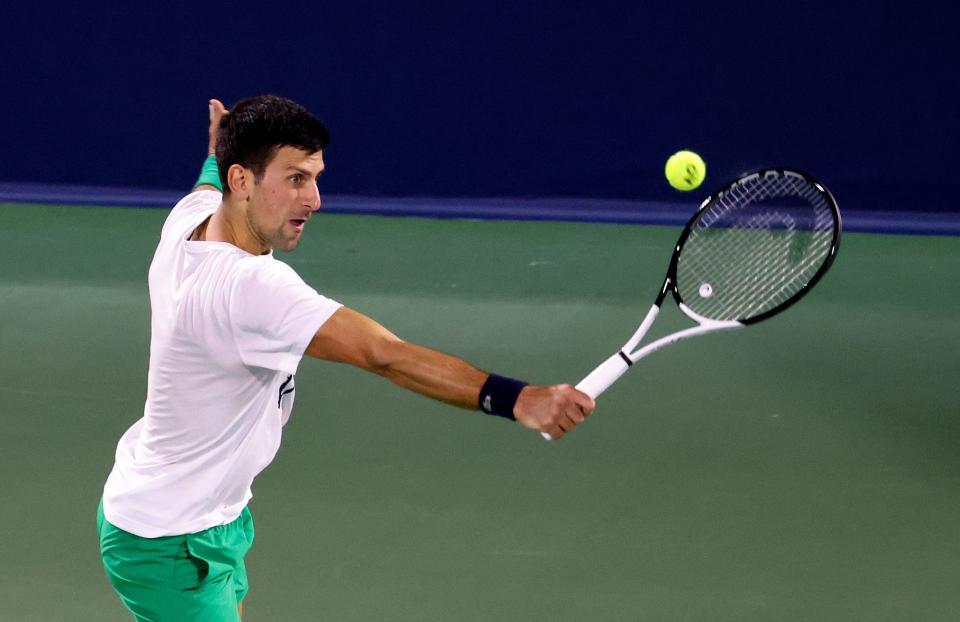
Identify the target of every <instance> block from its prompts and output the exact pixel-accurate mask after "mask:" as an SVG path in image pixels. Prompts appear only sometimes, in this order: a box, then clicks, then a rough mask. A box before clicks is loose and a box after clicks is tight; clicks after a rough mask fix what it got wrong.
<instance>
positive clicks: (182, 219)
mask: <svg viewBox="0 0 960 622" xmlns="http://www.w3.org/2000/svg"><path fill="white" fill-rule="evenodd" d="M222 200H223V195H222V194H220V193H219V192H214V191H213V190H198V191H197V192H191V193H190V194H188V195H187V196H185V197H183V198H182V199H180V200H179V201H178V202H177V204H176V205H174V206H173V210H171V211H170V215H169V216H167V219H166V220H165V221H164V223H163V231H162V232H161V235H162V236H165V235H167V234H168V233H169V232H172V231H173V230H177V231H176V235H181V233H182V232H181V231H179V229H181V228H182V227H181V225H182V224H183V223H187V224H188V225H191V224H192V225H193V227H196V226H197V224H199V223H200V221H202V220H203V218H206V217H207V216H209V215H210V214H212V213H213V212H215V211H217V207H218V206H219V205H220V202H221V201H222Z"/></svg>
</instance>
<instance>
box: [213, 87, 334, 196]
mask: <svg viewBox="0 0 960 622" xmlns="http://www.w3.org/2000/svg"><path fill="white" fill-rule="evenodd" d="M329 142H330V134H329V133H328V132H327V128H326V127H325V126H324V125H323V123H321V122H320V120H319V119H317V118H316V117H315V116H313V115H312V114H310V112H309V111H308V110H307V109H306V108H304V107H303V106H301V105H300V104H298V103H296V102H295V101H292V100H290V99H287V98H285V97H277V96H276V95H259V96H257V97H251V98H248V99H244V100H241V101H239V102H237V103H236V105H234V106H233V108H231V109H230V113H229V114H226V115H224V116H223V118H222V119H221V120H220V130H219V132H217V167H218V168H219V169H220V181H221V183H222V184H223V191H224V194H229V192H230V186H229V184H228V183H227V170H229V168H230V167H231V166H232V165H234V164H239V165H241V166H244V167H246V168H249V169H251V170H252V171H253V175H254V180H255V181H256V182H259V181H260V180H261V179H263V173H264V171H266V169H267V165H268V164H270V161H271V160H273V157H274V156H275V155H276V153H277V150H278V149H280V147H296V148H297V149H302V150H304V151H306V152H308V153H316V152H317V151H320V150H322V149H324V148H326V146H327V144H329Z"/></svg>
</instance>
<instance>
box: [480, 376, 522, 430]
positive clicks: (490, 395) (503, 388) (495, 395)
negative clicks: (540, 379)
mask: <svg viewBox="0 0 960 622" xmlns="http://www.w3.org/2000/svg"><path fill="white" fill-rule="evenodd" d="M525 386H527V383H526V382H521V381H519V380H514V379H513V378H506V377H504V376H498V375H496V374H490V377H489V378H487V381H486V382H484V383H483V387H482V388H481V389H480V397H479V399H478V403H479V404H480V410H482V411H483V412H485V413H487V414H488V415H497V416H498V417H505V418H507V419H509V420H510V421H516V420H517V418H516V417H514V416H513V406H514V404H516V403H517V398H518V397H519V396H520V391H523V387H525Z"/></svg>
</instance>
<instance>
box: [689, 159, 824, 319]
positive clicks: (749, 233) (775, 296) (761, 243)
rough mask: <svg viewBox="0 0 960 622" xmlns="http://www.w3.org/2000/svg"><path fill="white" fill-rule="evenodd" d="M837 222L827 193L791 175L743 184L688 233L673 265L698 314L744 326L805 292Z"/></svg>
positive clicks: (762, 177) (729, 191)
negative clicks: (676, 263) (738, 321)
mask: <svg viewBox="0 0 960 622" xmlns="http://www.w3.org/2000/svg"><path fill="white" fill-rule="evenodd" d="M834 227H835V225H834V217H833V212H832V208H831V206H830V204H829V203H828V201H827V200H826V198H825V197H824V193H823V192H822V191H821V190H820V189H819V188H817V187H815V186H813V185H812V184H811V183H809V182H808V181H807V180H806V179H805V178H803V177H802V176H799V175H795V174H789V173H788V174H776V175H771V174H767V175H764V176H757V177H754V178H747V179H745V180H743V181H742V182H741V183H740V184H737V185H735V186H733V187H732V188H731V189H730V190H728V191H727V192H726V193H724V194H723V195H721V196H720V197H718V198H717V199H716V200H715V202H714V204H713V205H711V206H710V208H709V209H707V210H706V211H705V212H704V213H703V214H701V217H700V219H699V220H698V221H697V222H696V223H695V225H694V226H693V228H692V229H691V231H690V233H689V235H688V237H687V239H686V241H685V242H684V245H683V248H682V249H681V253H680V257H679V259H678V266H677V281H678V283H677V285H678V288H679V291H680V297H681V298H682V299H683V301H684V302H685V303H686V304H687V305H688V306H689V307H690V308H691V309H693V310H694V311H695V312H696V313H698V314H700V315H702V316H704V317H709V318H712V319H717V320H743V319H749V318H751V317H755V316H757V315H760V314H762V313H764V312H766V311H769V310H770V309H774V308H776V307H777V306H779V305H781V304H783V303H785V302H787V301H788V300H790V299H791V298H792V297H794V296H796V295H797V294H798V293H800V291H802V290H803V289H804V288H805V287H806V285H807V284H808V283H809V282H810V280H811V279H812V278H813V277H814V276H815V275H816V274H817V272H818V270H819V269H820V267H821V266H822V265H823V263H824V261H826V259H827V258H828V256H829V255H830V252H831V249H832V246H833V240H834Z"/></svg>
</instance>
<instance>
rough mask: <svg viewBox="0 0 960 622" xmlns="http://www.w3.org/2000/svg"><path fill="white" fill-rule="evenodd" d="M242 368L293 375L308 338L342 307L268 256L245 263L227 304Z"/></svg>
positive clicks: (251, 259)
mask: <svg viewBox="0 0 960 622" xmlns="http://www.w3.org/2000/svg"><path fill="white" fill-rule="evenodd" d="M228 306H229V315H230V322H231V325H232V327H233V334H234V339H235V341H236V345H237V349H238V351H239V352H240V358H241V360H242V361H243V363H244V365H248V366H251V367H263V368H266V369H275V370H278V371H282V372H284V373H288V374H296V373H297V366H298V365H299V364H300V359H301V358H303V353H304V351H305V350H306V349H307V346H308V345H309V344H310V340H311V339H312V338H313V335H314V334H315V333H316V332H317V329H319V328H320V327H321V326H323V324H324V322H326V321H327V320H328V319H329V318H330V316H331V315H333V314H334V312H336V310H337V309H339V308H340V307H341V306H342V305H341V304H340V303H338V302H336V301H334V300H331V299H329V298H326V297H325V296H321V295H320V294H318V293H317V291H316V290H314V289H313V288H312V287H310V286H309V285H307V284H306V283H304V282H303V279H301V278H300V276H299V275H298V274H297V273H296V272H295V271H294V270H293V268H291V267H290V266H288V265H287V264H285V263H283V262H282V261H278V260H276V259H273V258H272V257H255V258H250V260H249V261H245V262H244V265H243V266H241V267H240V269H239V272H238V274H237V279H236V282H235V283H234V285H233V289H232V293H231V295H230V298H229V302H228Z"/></svg>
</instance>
